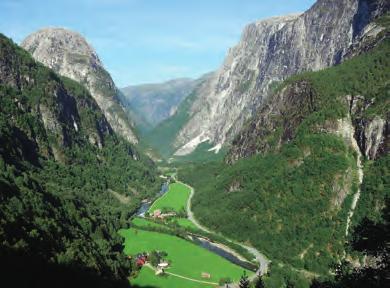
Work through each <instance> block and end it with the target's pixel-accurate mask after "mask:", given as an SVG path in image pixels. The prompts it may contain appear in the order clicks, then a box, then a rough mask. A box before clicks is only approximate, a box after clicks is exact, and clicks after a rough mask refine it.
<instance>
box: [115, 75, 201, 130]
mask: <svg viewBox="0 0 390 288" xmlns="http://www.w3.org/2000/svg"><path fill="white" fill-rule="evenodd" d="M197 83H198V80H192V79H187V78H182V79H174V80H170V81H168V82H165V83H159V84H143V85H136V86H128V87H125V88H122V89H121V92H122V97H121V102H122V104H123V105H124V106H125V107H126V109H128V110H129V111H130V114H134V115H135V117H132V119H134V122H135V124H136V126H138V127H139V128H140V130H141V131H147V130H151V129H153V128H154V127H156V126H157V125H158V124H159V123H161V122H162V121H164V120H165V119H167V118H168V117H170V116H172V115H173V114H174V113H175V112H176V110H177V107H178V105H179V104H180V103H181V101H183V100H184V99H185V98H186V97H187V96H188V95H189V94H190V93H191V92H192V90H193V89H194V88H195V86H196V85H197Z"/></svg>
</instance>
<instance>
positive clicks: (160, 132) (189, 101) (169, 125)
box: [145, 74, 212, 157]
mask: <svg viewBox="0 0 390 288" xmlns="http://www.w3.org/2000/svg"><path fill="white" fill-rule="evenodd" d="M211 75H212V74H206V75H204V76H203V77H201V78H200V79H199V80H196V86H195V87H194V88H193V90H192V92H191V94H190V95H188V96H187V97H186V98H185V99H184V100H183V101H182V102H181V103H180V104H179V105H178V107H177V109H176V111H175V113H174V114H173V115H172V116H171V117H169V118H167V119H165V120H164V121H162V122H161V123H160V124H158V125H157V126H156V127H155V128H154V129H153V130H151V131H150V132H149V133H147V134H146V135H145V142H147V143H148V144H149V145H150V146H152V147H153V148H154V149H155V150H156V151H158V152H159V153H160V154H161V155H162V156H164V157H170V156H172V154H173V153H174V152H175V147H174V145H173V144H172V143H173V142H174V141H175V138H176V137H177V135H178V133H179V131H180V129H182V127H183V126H184V125H185V124H186V123H187V122H188V120H189V117H190V114H189V110H190V108H191V106H192V105H193V102H194V101H195V99H196V97H197V90H198V89H199V87H200V86H201V85H203V83H205V82H207V81H208V79H209V77H211Z"/></svg>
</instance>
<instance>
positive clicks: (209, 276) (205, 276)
mask: <svg viewBox="0 0 390 288" xmlns="http://www.w3.org/2000/svg"><path fill="white" fill-rule="evenodd" d="M201 276H202V278H206V279H210V278H211V275H210V273H206V272H202V275H201Z"/></svg>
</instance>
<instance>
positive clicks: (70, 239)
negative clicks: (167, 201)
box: [0, 35, 160, 287]
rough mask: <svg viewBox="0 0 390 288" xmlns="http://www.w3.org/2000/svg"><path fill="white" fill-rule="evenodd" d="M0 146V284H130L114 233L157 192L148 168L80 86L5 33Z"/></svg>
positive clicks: (0, 54) (0, 60) (0, 52)
mask: <svg viewBox="0 0 390 288" xmlns="http://www.w3.org/2000/svg"><path fill="white" fill-rule="evenodd" d="M0 143H1V147H0V219H1V220H0V221H1V222H0V243H1V244H0V258H1V266H2V267H1V275H2V276H1V280H0V281H1V283H12V285H10V286H5V287H92V286H94V287H114V286H115V287H118V286H119V285H122V284H123V285H124V286H126V285H128V281H127V276H128V275H129V273H130V270H131V267H130V263H129V262H128V260H127V259H126V258H125V257H124V255H123V254H122V242H123V241H122V239H121V237H119V236H118V234H117V231H118V229H120V228H124V227H127V226H128V225H129V224H128V223H129V222H128V219H129V217H130V216H131V215H132V213H133V212H134V210H135V208H136V207H137V206H138V205H139V203H140V201H141V200H142V199H144V198H145V197H147V196H148V195H153V194H154V193H155V192H156V191H158V189H159V186H160V181H159V180H157V178H156V170H155V167H154V165H153V164H152V163H151V161H150V160H149V159H147V158H145V157H144V156H143V155H141V154H140V153H138V152H137V151H136V149H135V148H134V147H133V146H131V145H130V144H128V143H127V142H126V141H124V140H123V139H122V138H120V137H118V136H117V135H116V134H115V133H114V132H113V131H112V129H111V126H110V125H109V124H108V122H107V120H106V118H105V117H104V114H103V113H102V111H101V110H100V109H99V107H98V105H97V104H96V102H95V100H94V99H93V98H92V97H91V96H90V94H89V93H88V91H87V90H86V89H84V88H83V87H82V86H81V85H79V84H77V83H76V82H74V81H72V80H70V79H67V78H64V77H60V76H58V75H57V74H55V73H54V72H53V71H52V70H50V69H48V68H46V67H44V66H43V65H41V64H39V63H38V62H36V61H35V60H33V58H32V57H31V56H30V55H29V54H28V53H27V52H26V51H24V50H23V49H21V48H19V47H18V46H17V45H15V44H14V43H12V41H11V40H9V39H8V38H6V37H5V36H3V35H0ZM118 195H120V196H123V197H118ZM123 199H126V201H123ZM120 200H121V201H122V202H121V201H120ZM8 281H9V282H8ZM11 281H12V282H11Z"/></svg>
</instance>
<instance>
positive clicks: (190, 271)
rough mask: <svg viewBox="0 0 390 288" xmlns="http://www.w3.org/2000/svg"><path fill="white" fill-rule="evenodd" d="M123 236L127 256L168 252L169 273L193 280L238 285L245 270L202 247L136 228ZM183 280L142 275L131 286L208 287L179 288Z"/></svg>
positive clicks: (145, 273) (122, 232)
mask: <svg viewBox="0 0 390 288" xmlns="http://www.w3.org/2000/svg"><path fill="white" fill-rule="evenodd" d="M120 235H121V236H123V237H124V238H125V249H124V252H125V253H126V254H127V255H134V254H137V253H139V252H143V251H147V252H150V251H152V250H158V251H165V252H167V253H168V256H167V260H168V261H170V263H171V265H170V268H168V269H167V270H166V271H167V272H170V273H174V274H178V275H181V276H184V277H188V278H191V279H195V280H200V281H208V282H216V283H218V281H219V280H220V279H221V278H226V277H229V278H231V279H232V280H234V281H238V280H239V279H240V276H241V275H242V273H243V270H244V269H243V268H241V267H239V266H237V265H234V264H232V263H230V262H229V261H227V260H226V259H224V258H222V257H220V256H218V255H216V254H214V253H212V252H209V251H208V250H206V249H204V248H202V247H199V246H197V245H195V244H193V243H191V242H189V241H186V240H184V239H181V238H178V237H175V236H172V235H168V234H163V233H158V232H151V231H144V230H139V229H135V228H130V229H127V230H121V231H120ZM146 269H149V268H148V267H144V268H142V270H146ZM202 272H206V273H209V274H210V275H211V278H210V279H203V278H202V277H201V273H202ZM247 273H248V275H252V274H253V272H251V271H247ZM145 275H146V276H145ZM152 276H153V277H152ZM182 280H183V279H180V278H177V277H174V276H168V278H165V277H164V276H155V275H154V274H153V272H152V273H149V272H146V271H142V272H141V273H140V275H139V276H138V277H137V278H136V279H135V280H134V281H135V282H133V281H132V283H133V284H138V285H141V284H143V285H146V284H147V285H157V286H156V287H208V286H207V285H204V284H201V283H196V282H192V281H190V280H187V281H188V283H190V282H192V283H195V284H196V285H195V286H189V285H190V284H191V283H190V284H188V285H186V286H180V283H179V282H182ZM156 281H157V282H158V283H156ZM171 281H173V282H174V283H176V282H177V284H175V286H174V285H173V284H169V283H171ZM168 282H169V283H168ZM167 283H168V284H167ZM164 285H165V286H164ZM169 285H171V286H169Z"/></svg>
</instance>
